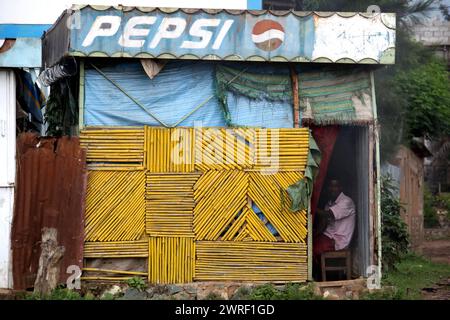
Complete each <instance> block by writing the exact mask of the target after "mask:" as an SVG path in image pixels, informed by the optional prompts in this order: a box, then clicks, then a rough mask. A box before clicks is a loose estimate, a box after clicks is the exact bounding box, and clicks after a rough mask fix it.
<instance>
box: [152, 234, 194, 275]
mask: <svg viewBox="0 0 450 320" xmlns="http://www.w3.org/2000/svg"><path fill="white" fill-rule="evenodd" d="M194 265H195V245H194V240H193V238H172V237H150V240H149V260H148V268H149V269H148V280H149V282H151V283H186V282H192V280H193V278H194Z"/></svg>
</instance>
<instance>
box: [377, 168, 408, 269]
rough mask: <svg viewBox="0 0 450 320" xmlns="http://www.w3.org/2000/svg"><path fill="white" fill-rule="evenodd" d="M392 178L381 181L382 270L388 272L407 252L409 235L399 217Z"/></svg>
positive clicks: (388, 177)
mask: <svg viewBox="0 0 450 320" xmlns="http://www.w3.org/2000/svg"><path fill="white" fill-rule="evenodd" d="M395 190H396V188H395V187H394V186H393V184H392V178H391V177H390V176H389V175H388V176H383V177H382V181H381V220H382V221H381V224H382V226H381V232H382V240H381V243H382V254H383V268H384V270H389V268H391V267H394V266H395V263H397V262H398V261H400V259H401V257H402V255H403V254H404V253H405V252H407V251H408V246H409V235H408V232H407V228H406V224H405V222H403V220H402V218H401V216H400V210H401V209H402V206H401V204H400V201H399V200H398V198H397V197H396V195H395V193H394V192H395Z"/></svg>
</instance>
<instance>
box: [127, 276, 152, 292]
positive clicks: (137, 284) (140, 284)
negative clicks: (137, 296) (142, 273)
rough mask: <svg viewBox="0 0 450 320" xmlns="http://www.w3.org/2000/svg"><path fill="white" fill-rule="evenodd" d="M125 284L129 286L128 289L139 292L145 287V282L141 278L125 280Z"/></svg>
mask: <svg viewBox="0 0 450 320" xmlns="http://www.w3.org/2000/svg"><path fill="white" fill-rule="evenodd" d="M127 284H128V285H129V286H130V288H134V289H137V290H139V291H143V290H144V289H145V288H146V287H147V285H146V283H145V280H144V279H142V278H141V277H133V278H130V279H128V280H127Z"/></svg>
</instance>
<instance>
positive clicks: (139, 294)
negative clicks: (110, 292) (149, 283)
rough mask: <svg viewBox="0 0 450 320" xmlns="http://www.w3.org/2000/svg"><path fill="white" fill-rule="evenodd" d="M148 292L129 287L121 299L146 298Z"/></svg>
mask: <svg viewBox="0 0 450 320" xmlns="http://www.w3.org/2000/svg"><path fill="white" fill-rule="evenodd" d="M146 299H147V292H145V291H139V290H137V289H135V288H131V289H128V290H127V291H125V294H124V296H123V297H121V298H119V300H146Z"/></svg>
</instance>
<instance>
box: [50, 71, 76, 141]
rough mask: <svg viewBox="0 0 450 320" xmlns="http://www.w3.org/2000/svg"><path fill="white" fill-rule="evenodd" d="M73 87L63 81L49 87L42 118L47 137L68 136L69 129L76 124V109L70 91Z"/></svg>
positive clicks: (69, 82)
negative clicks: (46, 126)
mask: <svg viewBox="0 0 450 320" xmlns="http://www.w3.org/2000/svg"><path fill="white" fill-rule="evenodd" d="M72 82H73V80H72ZM73 86H74V84H73V83H71V81H69V80H68V79H64V80H60V81H58V82H56V83H55V84H53V85H52V86H51V87H50V95H49V97H48V100H47V105H46V107H45V117H44V120H45V123H46V124H47V125H48V129H47V135H52V136H61V135H70V134H71V127H72V126H75V125H77V124H78V107H77V105H76V102H75V98H74V94H73V92H72V91H73V90H72V89H71V87H73Z"/></svg>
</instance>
